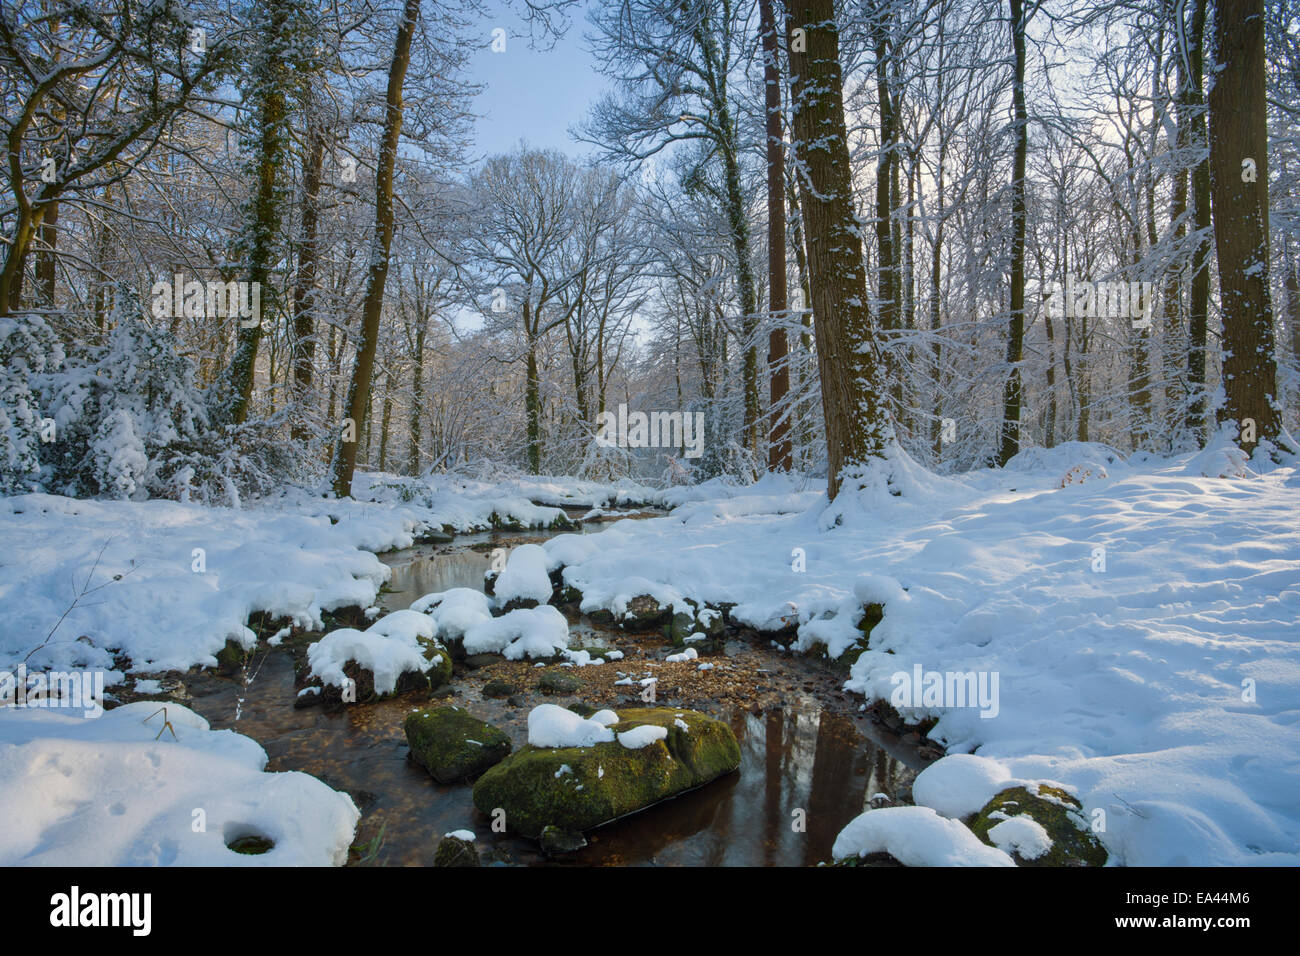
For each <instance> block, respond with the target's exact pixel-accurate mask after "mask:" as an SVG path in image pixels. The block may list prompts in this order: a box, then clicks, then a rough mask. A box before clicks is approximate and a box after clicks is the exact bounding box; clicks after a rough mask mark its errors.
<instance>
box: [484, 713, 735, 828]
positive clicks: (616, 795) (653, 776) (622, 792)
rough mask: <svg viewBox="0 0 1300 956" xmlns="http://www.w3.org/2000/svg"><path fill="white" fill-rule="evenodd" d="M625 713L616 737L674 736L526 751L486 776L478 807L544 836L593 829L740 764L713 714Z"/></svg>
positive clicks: (509, 824)
mask: <svg viewBox="0 0 1300 956" xmlns="http://www.w3.org/2000/svg"><path fill="white" fill-rule="evenodd" d="M619 716H620V717H622V718H623V719H622V720H621V721H619V723H617V724H615V725H614V727H613V730H614V732H615V733H616V734H618V733H622V732H625V731H628V730H631V729H632V728H634V727H639V726H643V725H645V724H655V725H657V726H660V727H664V728H666V729H667V731H668V736H667V738H665V739H664V740H658V741H655V742H654V743H651V744H649V745H648V746H645V747H641V748H639V749H636V750H630V749H628V748H627V747H624V746H623V745H622V744H621V743H619V742H618V741H617V740H615V741H613V742H611V743H601V744H596V745H595V746H592V747H558V748H539V747H532V746H526V747H523V748H521V749H520V750H519V751H517V752H516V753H514V754H513V755H511V756H510V757H508V758H507V759H506V760H504V761H502V762H501V763H499V764H497V765H496V766H495V767H493V768H492V769H490V770H488V771H487V772H486V773H484V774H483V776H482V777H480V778H479V781H478V783H477V784H475V786H474V805H475V806H476V807H478V808H479V810H481V811H482V812H483V813H485V814H487V815H489V816H491V815H492V813H493V811H494V810H495V809H496V808H498V807H500V808H502V809H504V810H505V823H506V827H507V828H508V829H510V830H512V831H514V832H516V833H521V834H523V835H524V836H528V837H533V838H536V837H538V836H539V835H540V834H541V832H542V830H544V829H545V828H546V827H547V826H555V827H558V828H560V829H562V830H570V831H583V830H589V829H591V828H593V827H597V826H600V825H601V824H604V823H608V822H610V821H611V820H616V819H618V818H619V817H622V816H626V815H627V814H629V813H635V812H636V811H638V810H643V809H645V808H646V807H649V806H652V805H653V804H656V803H658V802H660V801H661V800H665V799H667V798H669V797H673V796H676V795H678V794H680V793H684V792H686V791H687V790H693V789H695V788H696V787H700V786H703V785H704V784H706V783H708V782H710V781H712V780H715V779H717V778H718V777H720V776H722V775H723V774H726V773H730V772H731V771H733V770H735V769H736V768H737V767H738V766H740V747H739V745H738V744H737V743H736V737H735V734H733V733H732V732H731V728H730V727H728V726H727V725H726V724H724V723H722V722H721V721H717V720H714V719H713V718H712V717H707V716H705V715H704V714H700V713H696V712H695V711H690V710H676V709H673V708H667V707H646V708H627V709H623V710H620V711H619ZM678 721H680V722H681V723H683V724H685V725H686V728H685V729H682V727H680V726H678ZM566 767H567V768H568V769H567V770H566V769H565V768H566Z"/></svg>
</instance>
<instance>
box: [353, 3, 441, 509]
mask: <svg viewBox="0 0 1300 956" xmlns="http://www.w3.org/2000/svg"><path fill="white" fill-rule="evenodd" d="M419 16H420V0H406V4H405V8H404V11H403V14H402V21H401V23H400V24H399V25H398V28H397V40H396V42H395V44H394V46H393V61H392V64H391V65H390V66H389V69H388V90H387V94H386V98H385V115H384V135H383V139H382V140H381V145H380V149H379V164H378V169H377V170H376V173H375V235H374V239H373V241H372V246H371V252H370V268H369V273H368V275H367V276H366V297H365V301H364V304H363V306H362V310H361V338H360V340H358V342H357V360H356V365H355V366H354V367H353V369H352V382H351V384H350V385H349V386H348V398H347V403H346V410H347V413H348V417H349V418H351V419H352V425H353V428H354V429H355V430H356V432H360V431H361V428H362V426H364V425H365V423H366V416H367V412H368V411H369V407H370V379H371V373H372V371H373V369H374V367H375V351H376V349H377V347H378V344H379V315H380V312H381V311H382V309H383V305H384V285H385V284H386V283H387V281H388V251H389V249H390V248H391V246H392V243H393V168H394V166H395V165H396V163H397V146H398V142H399V141H400V139H401V135H402V84H403V82H405V80H406V68H407V67H408V66H409V65H410V62H411V38H412V36H413V35H414V34H415V23H416V20H418V19H419ZM354 437H355V436H354ZM356 467H357V444H356V442H355V441H350V442H349V441H342V440H340V441H339V443H338V446H337V451H336V452H335V455H334V469H333V471H334V493H335V494H336V495H337V496H338V497H340V498H346V497H348V496H350V495H351V494H352V474H353V472H354V471H355V470H356Z"/></svg>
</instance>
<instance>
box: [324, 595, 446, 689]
mask: <svg viewBox="0 0 1300 956" xmlns="http://www.w3.org/2000/svg"><path fill="white" fill-rule="evenodd" d="M393 618H396V620H392V621H391V623H390V619H393ZM421 637H425V638H429V637H433V621H431V620H430V619H429V618H428V617H426V616H425V615H423V614H417V613H416V612H414V611H396V612H394V613H393V614H390V615H388V616H387V617H381V618H380V619H379V620H378V621H376V622H375V623H374V624H372V625H371V626H370V627H369V628H367V629H366V630H364V631H358V630H356V629H354V628H351V627H341V628H339V629H338V630H336V631H330V632H329V633H328V634H326V635H325V636H324V637H322V638H321V639H320V640H319V641H317V642H316V643H314V644H312V645H310V646H309V647H308V648H307V663H308V665H309V667H310V671H309V676H311V677H314V678H317V679H318V680H320V682H321V683H322V684H326V685H329V686H332V687H345V686H347V682H348V677H347V675H346V674H344V673H343V665H345V664H346V663H347V662H348V661H356V662H357V664H358V665H359V666H361V667H363V668H365V669H366V670H368V671H370V672H371V673H373V674H374V677H375V692H376V693H379V694H391V693H392V692H393V691H394V690H396V689H397V679H398V678H399V677H401V676H402V675H403V674H405V673H407V672H408V671H416V672H419V673H421V674H422V673H424V672H425V671H427V670H429V669H430V668H431V667H433V666H434V665H435V664H437V663H438V661H436V660H425V657H424V651H425V648H424V646H423V645H422V644H421V643H420V641H419V638H421Z"/></svg>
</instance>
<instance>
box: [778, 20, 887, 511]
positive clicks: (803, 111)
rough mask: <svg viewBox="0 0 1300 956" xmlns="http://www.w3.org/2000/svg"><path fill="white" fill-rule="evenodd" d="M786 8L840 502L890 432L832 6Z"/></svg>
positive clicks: (832, 474) (826, 410) (820, 357)
mask: <svg viewBox="0 0 1300 956" xmlns="http://www.w3.org/2000/svg"><path fill="white" fill-rule="evenodd" d="M786 10H787V43H788V53H789V57H790V76H791V100H792V102H793V105H794V147H795V163H796V167H797V176H798V180H799V192H800V199H801V201H800V208H801V210H802V213H803V219H804V226H805V229H806V230H807V244H808V270H809V279H810V285H811V287H812V309H813V328H814V331H815V334H816V338H817V362H818V369H819V372H820V375H821V387H822V415H823V418H824V420H825V425H826V451H827V457H828V461H829V470H828V473H827V483H828V491H829V494H830V497H831V498H832V499H834V498H835V496H836V495H837V494H838V493H839V489H840V482H841V480H842V478H843V477H844V473H845V472H846V471H847V470H849V469H855V468H859V467H862V466H866V465H868V464H870V463H871V462H872V461H873V460H878V459H880V458H882V457H883V456H884V453H885V450H886V446H887V445H888V443H889V442H890V441H892V440H893V437H894V429H893V423H892V421H891V420H890V416H889V410H888V405H887V402H886V400H885V397H884V395H883V394H882V392H881V383H880V380H881V376H880V367H879V355H878V350H877V347H876V342H875V339H874V337H873V335H872V330H871V318H870V315H869V314H868V312H867V284H866V272H865V270H864V267H863V262H862V239H861V229H860V227H859V225H858V222H857V219H856V217H855V216H854V214H853V175H852V170H851V169H850V168H849V149H848V142H847V132H846V129H845V124H844V94H843V81H842V79H841V73H840V62H839V31H838V28H837V26H836V23H835V8H834V2H833V0H787V4H786Z"/></svg>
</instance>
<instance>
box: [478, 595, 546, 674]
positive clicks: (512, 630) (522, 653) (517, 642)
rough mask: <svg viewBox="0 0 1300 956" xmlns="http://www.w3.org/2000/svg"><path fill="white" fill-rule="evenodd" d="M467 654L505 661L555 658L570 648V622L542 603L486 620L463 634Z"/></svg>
mask: <svg viewBox="0 0 1300 956" xmlns="http://www.w3.org/2000/svg"><path fill="white" fill-rule="evenodd" d="M464 645H465V653H466V654H486V653H493V654H500V655H502V656H503V657H505V659H506V660H510V661H518V660H523V659H524V658H525V657H532V658H538V657H554V656H555V655H556V654H557V653H559V652H560V651H563V650H564V649H565V648H567V647H568V646H569V622H568V621H566V620H565V619H564V615H563V614H561V613H560V612H559V611H557V610H556V609H555V608H553V607H551V605H549V604H543V605H542V606H541V607H530V608H519V609H517V610H514V611H511V612H509V613H508V614H503V615H502V616H501V617H494V618H489V619H488V620H486V621H482V622H481V623H478V624H475V625H474V626H473V627H471V628H470V629H469V630H467V631H466V632H465V638H464Z"/></svg>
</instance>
